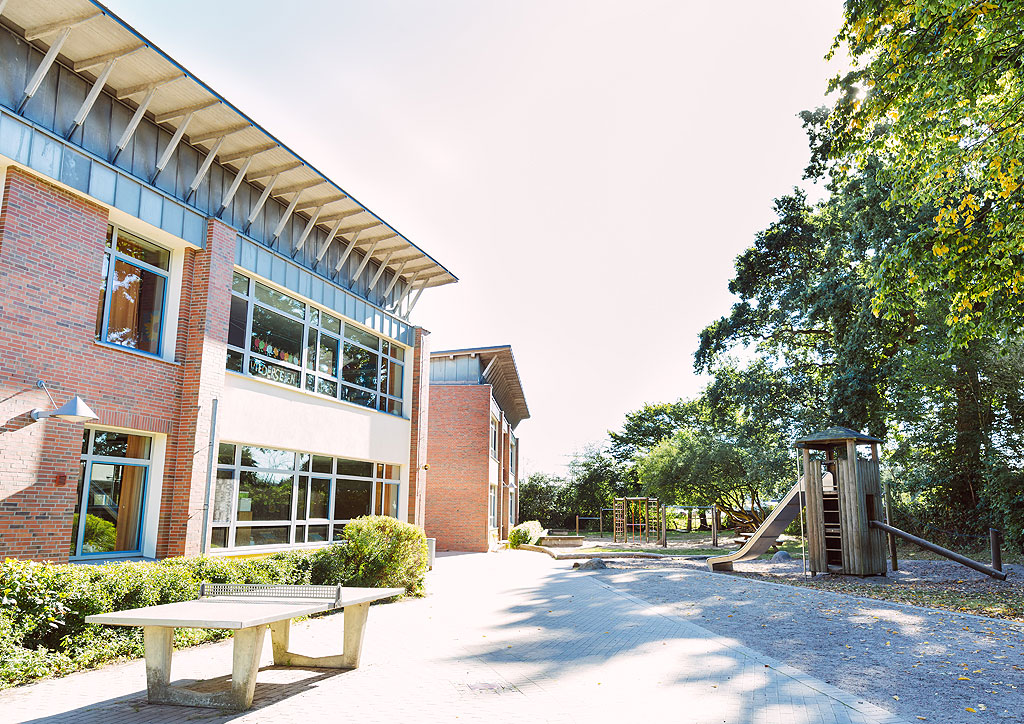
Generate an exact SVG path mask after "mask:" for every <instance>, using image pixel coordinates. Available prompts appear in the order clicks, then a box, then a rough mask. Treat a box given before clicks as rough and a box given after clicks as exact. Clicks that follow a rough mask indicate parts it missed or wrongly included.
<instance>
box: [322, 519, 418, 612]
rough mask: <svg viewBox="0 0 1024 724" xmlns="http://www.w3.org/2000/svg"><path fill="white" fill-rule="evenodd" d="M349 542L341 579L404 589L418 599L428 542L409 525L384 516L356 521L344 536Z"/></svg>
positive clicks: (344, 581)
mask: <svg viewBox="0 0 1024 724" xmlns="http://www.w3.org/2000/svg"><path fill="white" fill-rule="evenodd" d="M341 537H342V540H343V541H345V543H346V545H345V551H344V554H339V555H342V557H343V558H344V564H343V565H342V566H340V573H341V578H340V580H327V581H325V582H326V583H344V584H345V585H349V586H371V587H373V588H392V587H394V588H404V589H405V590H406V593H408V594H409V595H412V596H418V595H420V594H422V592H423V579H424V576H425V575H426V572H427V539H426V537H425V536H424V535H423V531H422V530H421V529H420V528H417V527H416V526H414V525H411V524H409V523H403V522H402V521H400V520H397V519H395V518H391V517H388V516H382V515H370V516H367V517H365V518H356V519H355V520H353V521H352V522H351V523H349V524H348V525H346V526H345V530H343V531H342V534H341Z"/></svg>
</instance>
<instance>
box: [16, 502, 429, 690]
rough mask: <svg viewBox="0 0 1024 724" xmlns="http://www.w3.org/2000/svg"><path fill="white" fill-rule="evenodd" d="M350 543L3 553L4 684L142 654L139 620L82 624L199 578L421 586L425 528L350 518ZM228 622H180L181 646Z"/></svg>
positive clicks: (410, 589)
mask: <svg viewBox="0 0 1024 724" xmlns="http://www.w3.org/2000/svg"><path fill="white" fill-rule="evenodd" d="M342 539H343V541H344V542H345V545H340V546H337V545H336V546H327V547H324V548H317V549H314V550H305V551H288V552H282V553H274V554H272V555H268V556H263V557H260V558H249V559H230V558H209V557H198V558H169V559H166V560H163V561H159V562H156V563H111V564H106V565H97V566H89V565H76V564H52V563H35V562H32V561H22V560H14V559H7V560H5V561H4V562H3V563H2V564H0V688H5V687H8V686H12V685H15V684H21V683H24V682H27V681H31V680H33V679H37V678H41V677H44V676H53V675H63V674H68V673H71V672H72V671H77V670H79V669H84V668H90V667H93V666H96V665H98V664H101V663H103V662H106V661H111V660H114V659H121V658H134V657H139V656H142V654H143V646H142V629H140V628H132V627H122V626H115V627H109V626H108V627H105V626H98V625H95V624H87V623H85V617H86V616H89V615H91V614H95V613H105V612H108V611H121V610H124V609H129V608H139V607H142V606H152V605H156V604H161V603H173V602H175V601H187V600H191V599H194V598H196V596H197V595H198V594H199V584H200V583H201V582H204V581H209V582H213V583H278V584H281V583H284V584H303V583H312V584H327V585H339V584H340V585H347V586H370V587H375V588H382V587H402V588H405V589H406V591H407V593H408V594H409V595H414V596H416V595H422V592H423V580H424V575H425V573H426V561H427V544H426V538H425V537H424V535H423V531H422V530H420V529H419V528H417V527H415V526H413V525H409V524H408V523H403V522H401V521H399V520H396V519H394V518H381V517H377V516H371V517H368V518H361V519H357V520H354V521H352V522H351V523H349V524H348V525H346V526H345V530H344V531H343V534H342ZM229 635H230V631H222V630H216V629H213V630H208V629H177V630H176V631H175V632H174V643H175V646H176V647H179V648H180V647H183V646H192V645H195V644H199V643H203V642H206V641H215V640H218V639H222V638H226V637H227V636H229Z"/></svg>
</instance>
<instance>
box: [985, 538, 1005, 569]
mask: <svg viewBox="0 0 1024 724" xmlns="http://www.w3.org/2000/svg"><path fill="white" fill-rule="evenodd" d="M1002 537H1003V534H1002V532H1001V531H999V530H997V529H996V528H989V529H988V541H989V545H991V546H992V567H993V568H995V569H996V570H997V571H1001V570H1003V551H1002V550H1001V547H1000V543H1002Z"/></svg>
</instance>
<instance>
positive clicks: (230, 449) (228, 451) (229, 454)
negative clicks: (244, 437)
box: [217, 442, 235, 465]
mask: <svg viewBox="0 0 1024 724" xmlns="http://www.w3.org/2000/svg"><path fill="white" fill-rule="evenodd" d="M217 462H218V463H220V464H221V465H234V464H235V446H234V445H232V444H231V443H230V442H222V443H221V444H220V446H219V447H218V448H217Z"/></svg>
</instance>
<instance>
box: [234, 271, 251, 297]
mask: <svg viewBox="0 0 1024 724" xmlns="http://www.w3.org/2000/svg"><path fill="white" fill-rule="evenodd" d="M231 291H233V292H238V293H239V294H245V295H248V294H249V277H247V276H245V275H244V274H239V273H238V272H234V274H233V275H232V276H231Z"/></svg>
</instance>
